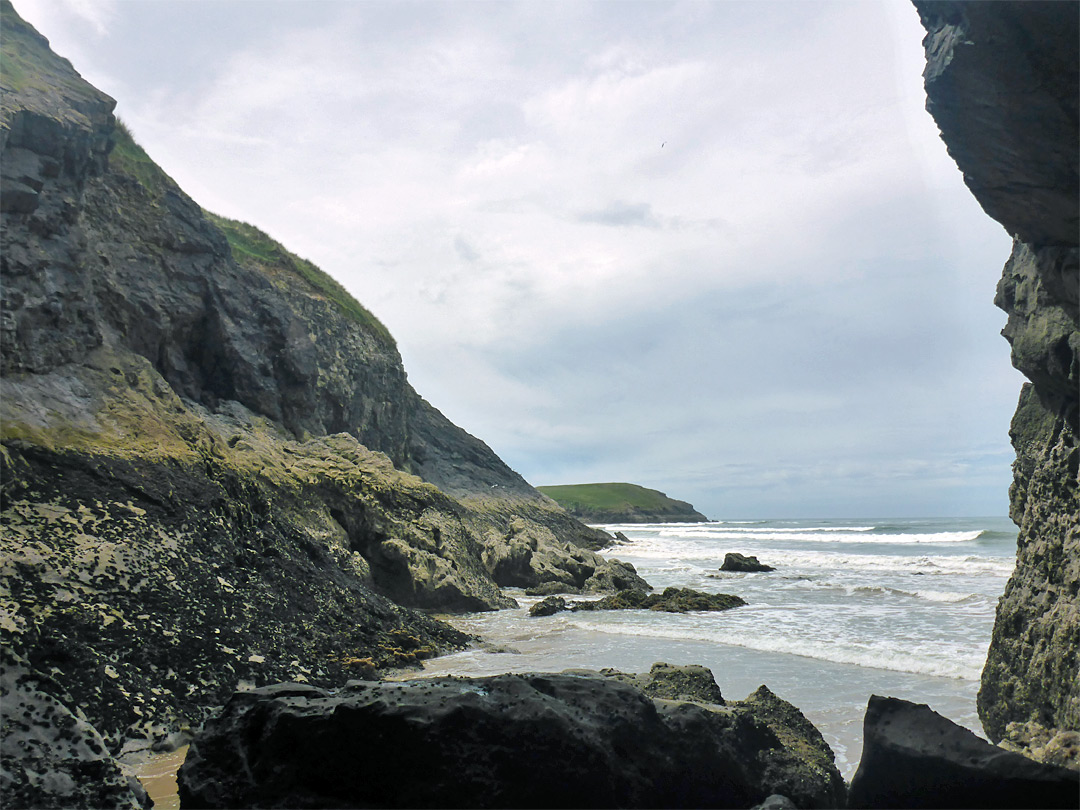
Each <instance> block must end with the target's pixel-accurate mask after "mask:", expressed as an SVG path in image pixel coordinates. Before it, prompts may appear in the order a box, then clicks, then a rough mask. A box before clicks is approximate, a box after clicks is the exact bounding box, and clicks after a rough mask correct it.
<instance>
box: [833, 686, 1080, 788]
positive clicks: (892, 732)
mask: <svg viewBox="0 0 1080 810" xmlns="http://www.w3.org/2000/svg"><path fill="white" fill-rule="evenodd" d="M1078 796H1080V774H1078V773H1077V772H1075V771H1069V770H1066V769H1064V768H1057V767H1054V766H1051V765H1044V764H1042V763H1038V762H1035V761H1034V760H1031V759H1028V758H1026V757H1023V756H1021V755H1020V754H1015V753H1012V752H1009V751H1004V750H1002V749H1001V748H998V747H997V746H995V745H991V744H990V743H988V742H987V741H986V740H982V739H980V738H978V737H976V736H975V735H974V734H973V733H971V732H970V731H968V730H967V729H965V728H961V727H960V726H958V725H956V724H955V723H953V722H952V721H951V720H947V719H946V718H944V717H942V716H941V715H939V714H938V713H937V712H935V711H932V710H931V709H930V707H929V706H926V705H922V704H915V703H909V702H908V701H906V700H899V699H897V698H886V697H879V696H877V695H874V696H873V697H871V698H870V702H869V704H868V705H867V707H866V717H865V719H864V721H863V752H862V758H861V760H860V761H859V769H858V771H857V772H856V773H855V777H854V779H852V782H851V790H850V792H849V794H848V806H849V807H862V808H878V807H898V808H916V807H927V808H941V807H972V808H982V807H985V808H1006V807H1016V808H1023V807H1040V808H1052V807H1060V808H1075V807H1076V806H1077V797H1078Z"/></svg>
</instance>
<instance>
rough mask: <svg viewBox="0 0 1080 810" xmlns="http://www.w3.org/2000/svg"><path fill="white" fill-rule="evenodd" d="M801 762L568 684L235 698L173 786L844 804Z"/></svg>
mask: <svg viewBox="0 0 1080 810" xmlns="http://www.w3.org/2000/svg"><path fill="white" fill-rule="evenodd" d="M827 751H828V749H827V746H825V749H824V751H823V752H821V753H822V754H824V755H826V757H827V758H828V759H830V760H831V752H828V753H826V752H827ZM780 756H786V757H788V761H789V765H790V773H789V774H788V778H785V777H784V775H783V774H781V773H780V771H779V769H778V768H777V763H778V759H777V757H780ZM801 756H802V754H801V753H800V752H797V751H795V750H794V749H791V748H786V747H785V745H784V743H782V742H781V740H780V737H779V736H778V735H777V733H776V732H775V731H774V729H773V728H772V727H771V726H770V725H769V724H768V723H766V722H765V721H763V720H762V719H759V718H758V717H757V716H755V714H754V712H753V710H752V708H749V707H748V708H742V709H740V708H730V707H725V706H712V707H709V706H704V705H701V704H698V703H689V702H682V701H677V700H667V699H658V700H654V699H652V698H650V697H649V696H648V695H646V694H645V693H644V692H642V691H641V690H640V689H638V688H636V687H634V686H633V685H631V684H629V683H625V682H621V681H619V680H617V679H615V678H613V677H606V676H605V675H603V674H600V673H589V672H568V673H561V674H525V675H499V676H494V677H489V678H437V679H430V680H427V679H424V680H415V681H409V682H394V683H360V682H355V683H351V684H349V685H348V686H347V687H345V688H344V689H341V690H338V691H337V692H329V691H325V690H318V689H311V688H306V687H298V686H297V685H295V684H282V685H279V686H274V687H266V688H263V689H259V690H255V691H254V692H248V693H238V694H236V695H234V697H233V698H232V700H230V702H229V703H228V705H227V706H226V707H225V709H224V710H223V712H222V714H221V716H220V717H218V718H217V719H215V720H213V721H211V722H210V723H209V724H208V725H207V727H206V728H205V729H204V731H203V732H202V733H201V734H200V735H199V737H198V738H197V739H196V740H195V742H194V743H193V744H192V747H191V749H190V751H189V753H188V757H187V760H186V762H185V763H184V766H183V768H182V769H181V771H180V779H179V782H180V796H181V802H182V805H183V806H184V807H245V806H246V807H250V806H260V807H358V806H379V807H749V806H752V805H754V804H756V803H759V802H762V801H765V800H766V799H767V798H768V797H769V796H770V795H773V794H775V793H780V792H784V793H785V794H786V795H793V794H791V793H789V792H788V790H787V788H788V787H789V785H790V783H791V782H793V781H800V782H801V784H802V787H803V791H802V792H801V793H800V794H799V796H798V799H797V801H796V803H797V804H798V806H801V807H835V806H838V802H837V792H836V786H837V785H838V786H839V789H840V793H839V798H840V799H841V801H842V796H843V793H842V790H843V781H842V780H841V779H840V776H839V773H838V772H836V770H835V767H834V768H832V770H831V772H829V773H818V772H817V771H816V770H814V768H813V767H804V766H803V765H801V764H800V763H804V760H802V759H800V757H801ZM417 773H423V774H424V775H425V778H424V779H416V778H415V774H417ZM796 773H797V774H798V775H797V776H796V775H795V774H796ZM811 783H813V784H814V785H816V787H813V788H812V787H811ZM782 787H783V788H784V789H783V790H782Z"/></svg>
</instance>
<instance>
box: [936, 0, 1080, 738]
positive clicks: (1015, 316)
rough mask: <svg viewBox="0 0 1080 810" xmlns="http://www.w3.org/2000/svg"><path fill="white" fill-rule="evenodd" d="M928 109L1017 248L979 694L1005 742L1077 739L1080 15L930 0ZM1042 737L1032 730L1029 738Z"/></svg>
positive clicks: (1007, 275) (1001, 302) (1007, 305)
mask: <svg viewBox="0 0 1080 810" xmlns="http://www.w3.org/2000/svg"><path fill="white" fill-rule="evenodd" d="M915 5H916V7H917V8H918V11H919V15H920V17H921V19H922V22H923V25H924V27H925V28H926V30H927V36H926V38H925V40H924V46H925V49H926V56H927V67H926V71H925V73H924V77H925V80H926V92H927V99H928V100H927V109H928V110H929V111H930V113H931V114H932V115H933V116H934V119H935V120H936V121H937V124H938V126H939V128H940V129H941V136H942V139H943V140H944V141H945V144H946V146H947V147H948V150H949V154H950V155H952V157H953V158H954V159H955V160H956V164H957V166H959V168H960V170H961V171H962V172H963V174H964V181H965V182H966V183H967V185H968V187H969V188H970V189H971V191H972V193H973V194H974V195H975V197H976V199H977V200H978V201H979V203H980V204H981V205H982V206H983V208H984V209H985V210H986V212H987V213H988V214H990V216H992V217H994V218H995V219H996V220H998V221H999V222H1000V223H1001V224H1002V225H1004V226H1005V228H1006V230H1007V231H1008V232H1009V233H1010V234H1012V236H1013V239H1014V241H1013V250H1012V255H1011V256H1010V257H1009V260H1008V262H1007V264H1006V265H1005V271H1004V274H1003V277H1002V279H1001V282H1000V283H999V285H998V291H997V297H996V299H995V303H996V304H997V305H998V306H999V307H1001V308H1002V309H1003V310H1005V312H1007V313H1008V315H1009V320H1008V324H1007V325H1006V327H1005V329H1004V331H1003V333H1002V334H1004V336H1005V337H1006V339H1008V341H1009V343H1010V344H1011V346H1012V359H1013V365H1015V366H1016V368H1018V369H1019V370H1020V371H1021V372H1023V373H1024V375H1025V376H1027V378H1028V379H1029V380H1031V383H1030V384H1028V385H1025V387H1024V390H1023V391H1022V393H1021V396H1020V403H1019V406H1018V408H1017V411H1016V416H1015V417H1014V418H1013V423H1012V428H1011V430H1010V436H1011V438H1012V442H1013V447H1014V448H1015V449H1016V462H1015V464H1014V465H1013V484H1012V487H1011V489H1010V515H1011V517H1012V518H1013V520H1014V521H1015V522H1016V524H1017V525H1018V526H1019V536H1018V538H1017V564H1016V570H1015V572H1014V574H1013V575H1012V577H1011V578H1010V580H1009V583H1008V585H1007V586H1006V589H1005V595H1004V597H1003V598H1002V600H1001V602H1000V603H999V605H998V610H997V618H996V621H995V625H994V632H993V638H992V640H991V644H990V651H989V654H988V656H987V662H986V667H985V669H984V670H983V676H982V686H981V689H980V691H979V699H978V704H979V716H980V717H981V719H982V722H983V727H984V728H985V729H986V732H987V733H988V734H989V735H990V738H991V739H993V740H995V741H996V740H1000V739H1002V738H1003V737H1006V736H1008V735H1010V726H1012V728H1013V729H1014V730H1015V731H1016V734H1017V735H1020V736H1026V737H1028V738H1037V739H1042V738H1043V737H1044V736H1045V735H1049V736H1051V737H1052V736H1054V735H1055V734H1057V733H1058V732H1060V731H1077V730H1080V473H1078V467H1080V448H1078V444H1077V435H1078V432H1080V424H1078V415H1080V280H1078V276H1080V271H1078V268H1080V259H1078V240H1080V217H1078V198H1080V176H1078V153H1077V143H1078V125H1077V121H1078V109H1077V108H1078V93H1080V90H1078V69H1080V68H1078V65H1080V56H1078V50H1080V49H1078V26H1080V19H1078V16H1080V15H1078V8H1080V7H1078V4H1077V3H1074V2H1062V3H1059V2H1000V3H963V2H922V0H916V2H915ZM1033 726H1034V727H1037V728H1041V729H1042V733H1037V732H1033V730H1032V727H1033Z"/></svg>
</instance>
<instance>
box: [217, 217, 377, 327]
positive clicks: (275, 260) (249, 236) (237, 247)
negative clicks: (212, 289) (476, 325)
mask: <svg viewBox="0 0 1080 810" xmlns="http://www.w3.org/2000/svg"><path fill="white" fill-rule="evenodd" d="M203 214H204V215H205V216H206V218H207V219H208V220H210V222H212V223H213V224H214V225H216V226H217V228H218V229H219V230H220V231H221V232H222V233H223V234H225V238H226V239H228V240H229V248H230V249H231V250H232V254H233V258H234V259H236V261H237V262H239V263H240V264H242V265H244V266H245V267H252V268H254V269H257V270H260V271H262V272H266V271H270V270H276V271H285V272H287V273H290V274H292V275H294V276H296V277H298V278H300V279H302V280H303V281H305V282H307V284H308V285H309V286H310V287H311V288H312V289H313V290H314V291H315V292H317V293H318V294H320V295H323V296H325V297H326V298H328V299H330V300H331V301H333V302H334V303H335V304H337V306H338V308H339V309H341V311H342V312H343V313H345V315H346V316H347V317H349V318H350V319H351V320H353V321H354V322H356V323H358V324H360V325H361V326H363V327H365V328H367V329H368V330H369V331H370V332H372V333H373V334H374V335H375V336H376V337H377V338H378V339H379V340H381V341H382V342H383V343H384V344H386V345H387V346H390V347H391V348H394V347H396V346H397V344H396V343H395V341H394V337H393V335H391V334H390V330H388V329H387V328H386V327H385V326H384V325H383V323H382V322H381V321H380V320H379V319H378V318H376V317H375V316H374V315H372V314H371V312H369V311H368V310H367V309H366V308H365V307H364V306H363V305H362V304H361V303H360V302H359V301H357V300H356V299H355V298H353V297H352V295H350V294H349V291H348V290H346V289H345V288H344V287H342V286H341V285H340V284H339V283H338V282H337V281H335V280H334V279H333V278H332V277H331V276H329V275H328V274H327V273H325V272H323V271H322V270H320V269H319V268H318V267H316V266H315V265H314V264H312V263H311V262H309V261H308V260H307V259H302V258H300V257H299V256H297V255H296V254H295V253H292V252H290V251H289V250H287V249H286V248H285V247H284V246H283V245H282V244H281V243H280V242H277V241H276V240H274V239H273V238H271V237H270V236H269V235H267V234H266V233H264V232H263V231H261V230H259V229H258V228H256V227H255V226H254V225H249V224H248V223H246V222H240V221H238V220H235V219H228V218H227V217H223V216H220V215H218V214H214V213H212V212H210V211H207V210H205V209H203Z"/></svg>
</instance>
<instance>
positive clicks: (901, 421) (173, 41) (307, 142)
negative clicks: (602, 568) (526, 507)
mask: <svg viewBox="0 0 1080 810" xmlns="http://www.w3.org/2000/svg"><path fill="white" fill-rule="evenodd" d="M15 6H16V9H17V10H18V11H19V12H20V13H21V14H22V15H23V16H24V17H25V18H26V19H28V20H29V21H30V22H31V23H33V24H34V25H35V26H36V27H37V28H38V29H39V30H40V31H41V32H42V33H43V34H44V35H45V36H47V37H49V39H50V40H51V42H52V45H53V48H54V50H56V51H57V52H58V53H60V54H61V55H63V56H66V57H68V58H69V59H71V60H72V62H73V63H74V65H75V67H76V69H77V70H79V71H80V72H81V73H82V74H83V75H84V76H85V77H86V78H87V79H88V80H89V81H91V82H92V83H93V84H95V85H96V86H98V87H99V88H101V89H102V90H104V91H105V92H107V93H109V94H110V95H112V96H113V97H114V98H116V99H117V100H118V105H117V114H118V115H119V116H120V117H122V118H123V119H124V120H125V121H126V122H127V123H128V125H129V126H130V128H131V129H132V131H133V132H134V134H135V137H136V139H137V140H138V141H139V142H140V143H141V144H142V145H143V146H144V147H145V148H146V150H147V151H148V152H149V153H150V155H151V156H152V157H153V158H154V159H155V160H156V161H157V162H158V163H159V164H160V165H161V166H162V168H164V169H165V171H167V172H168V173H169V174H170V175H171V176H172V177H173V178H175V179H176V180H177V181H178V182H179V183H180V185H181V186H182V187H183V188H184V189H185V190H186V191H187V192H188V193H189V194H191V196H192V197H194V198H195V200H196V201H197V202H199V203H200V204H201V205H203V206H204V207H205V208H208V209H210V210H213V211H216V212H218V213H221V214H224V215H227V216H229V217H233V218H237V219H242V220H246V221H248V222H252V223H254V224H255V225H257V226H259V227H260V228H262V229H264V230H265V231H267V232H268V233H270V234H271V235H272V236H274V237H275V238H277V239H278V240H279V241H281V242H283V243H284V244H285V245H286V246H288V247H289V248H290V249H291V250H293V251H294V252H296V253H298V254H300V255H301V256H304V257H306V258H309V259H311V260H312V261H314V262H315V263H317V264H318V265H319V266H321V267H322V268H323V269H324V270H326V271H327V272H329V273H330V274H331V275H333V276H334V277H335V278H337V279H338V280H339V281H341V282H342V283H343V284H344V285H345V286H346V287H347V288H348V289H349V290H350V291H351V292H352V293H353V294H354V295H355V296H356V297H357V298H358V299H359V300H360V301H361V302H362V303H364V304H365V305H366V306H367V307H368V308H369V309H371V310H372V311H373V312H374V313H375V314H376V315H377V316H378V317H379V318H380V319H381V320H382V321H383V322H384V323H386V325H387V326H388V327H389V328H390V330H391V331H392V332H393V334H394V335H395V337H396V338H397V341H398V345H399V347H400V349H401V352H402V355H403V358H404V361H405V368H406V370H407V371H408V373H409V378H410V380H411V381H412V383H413V385H414V386H415V387H416V389H417V390H418V391H419V392H420V393H421V394H422V395H423V396H424V397H426V398H427V399H428V400H429V401H430V402H431V403H432V404H433V405H435V406H436V407H438V408H439V409H440V410H442V411H443V412H444V413H445V414H446V415H447V416H448V417H449V418H450V419H452V420H453V421H454V422H456V423H457V424H459V425H461V426H462V427H464V428H465V429H467V430H468V431H470V432H471V433H473V434H475V435H477V436H479V437H480V438H482V439H483V440H485V441H486V442H487V443H488V444H490V445H491V446H492V448H493V449H494V450H495V451H496V452H497V453H498V454H499V455H500V456H501V457H502V458H503V459H504V460H506V461H507V463H509V464H510V465H511V466H512V467H514V468H515V469H516V470H518V471H519V472H520V473H522V474H523V475H524V476H525V477H526V478H527V479H528V480H529V481H530V482H532V483H533V484H559V483H583V482H591V481H632V482H635V483H640V484H644V485H646V486H650V487H655V488H658V489H662V490H664V491H665V492H667V493H668V494H670V495H672V496H674V497H678V498H682V499H685V500H690V501H692V502H693V503H694V504H695V505H696V506H697V507H698V508H699V509H701V510H702V511H704V512H705V513H706V514H708V515H710V516H712V517H718V518H740V517H798V516H806V517H821V516H836V517H844V516H851V517H870V516H879V517H883V516H920V515H926V516H931V515H982V514H1005V513H1006V511H1007V503H1008V494H1007V490H1008V485H1009V481H1010V477H1011V476H1010V464H1011V461H1012V458H1013V454H1012V451H1011V449H1010V447H1009V444H1008V435H1007V434H1008V424H1009V419H1010V416H1011V414H1012V411H1013V409H1014V407H1015V404H1016V399H1017V395H1018V392H1019V388H1020V384H1021V381H1022V380H1021V377H1020V375H1019V374H1018V373H1017V372H1015V371H1014V370H1013V369H1012V368H1011V366H1010V365H1009V360H1008V354H1009V352H1008V345H1007V344H1006V342H1005V341H1004V339H1003V338H1001V337H1000V336H999V335H998V332H999V331H1000V329H1001V327H1002V326H1003V325H1004V322H1005V315H1004V314H1003V313H1002V312H1000V311H998V310H997V309H996V308H994V306H993V303H992V301H993V295H994V287H995V284H996V282H997V279H998V278H999V276H1000V272H1001V267H1002V265H1003V264H1004V262H1005V259H1006V258H1007V256H1008V253H1009V248H1010V240H1009V238H1008V235H1007V234H1006V233H1005V231H1004V229H1003V228H1002V227H1001V226H1000V225H998V224H997V223H996V222H994V221H993V220H991V219H990V218H989V217H987V216H986V215H985V214H984V213H983V212H982V210H981V209H980V208H979V206H978V204H977V203H976V202H975V200H974V198H973V197H972V196H971V195H970V193H969V192H968V191H967V189H966V188H965V187H964V185H963V181H962V178H961V176H960V173H959V171H958V170H957V169H956V167H955V165H954V164H953V162H952V160H951V159H950V158H949V157H948V155H947V154H946V151H945V147H944V145H943V144H942V142H941V141H940V139H939V138H938V134H937V129H936V127H935V125H934V123H933V120H932V119H931V118H930V116H929V115H928V114H927V113H926V112H925V111H924V109H923V105H924V100H925V96H924V93H923V90H922V78H921V72H922V68H923V51H922V47H921V39H922V36H923V30H922V28H921V26H920V24H919V20H918V15H917V14H916V12H915V10H914V8H913V7H912V6H911V5H910V4H909V3H908V2H907V1H906V0H896V1H895V2H892V1H891V0H890V1H889V2H886V0H881V2H873V1H869V2H868V1H863V2H839V3H826V2H820V3H819V2H787V3H770V2H757V1H755V2H705V3H696V2H690V3H663V2H648V3H630V2H602V3H586V2H566V3H558V2H551V0H544V1H543V2H525V3H504V2H460V1H454V2H422V3H408V2H385V3H384V2H330V1H327V2H259V1H257V0H248V2H228V1H227V0H212V2H209V1H207V2H200V1H199V0H194V1H190V0H189V2H167V1H163V0H159V1H158V2H136V1H135V0H127V2H112V1H111V0H35V1H34V2H28V0H15Z"/></svg>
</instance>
